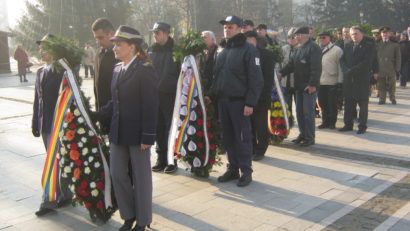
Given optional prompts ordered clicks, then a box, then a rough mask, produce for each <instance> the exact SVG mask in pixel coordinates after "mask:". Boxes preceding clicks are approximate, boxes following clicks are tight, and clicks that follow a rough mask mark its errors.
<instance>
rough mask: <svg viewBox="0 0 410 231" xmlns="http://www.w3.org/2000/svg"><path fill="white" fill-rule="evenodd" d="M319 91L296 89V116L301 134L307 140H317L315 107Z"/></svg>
mask: <svg viewBox="0 0 410 231" xmlns="http://www.w3.org/2000/svg"><path fill="white" fill-rule="evenodd" d="M316 97H317V93H316V92H315V93H312V94H309V93H307V92H306V91H302V90H297V91H296V117H297V121H298V126H299V133H300V136H301V137H302V138H303V139H304V140H306V141H315V117H316V112H315V107H316Z"/></svg>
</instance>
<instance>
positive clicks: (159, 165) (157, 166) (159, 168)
mask: <svg viewBox="0 0 410 231" xmlns="http://www.w3.org/2000/svg"><path fill="white" fill-rule="evenodd" d="M166 166H167V165H166V164H163V163H161V162H158V161H157V163H156V164H155V165H154V166H153V167H152V168H151V169H152V171H153V172H160V171H164V169H165V167H166Z"/></svg>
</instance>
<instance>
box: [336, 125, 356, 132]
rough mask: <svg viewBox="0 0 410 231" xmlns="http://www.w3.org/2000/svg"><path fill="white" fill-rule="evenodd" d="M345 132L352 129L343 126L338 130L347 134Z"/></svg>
mask: <svg viewBox="0 0 410 231" xmlns="http://www.w3.org/2000/svg"><path fill="white" fill-rule="evenodd" d="M347 131H353V128H349V127H346V126H344V127H342V128H341V129H339V132H347Z"/></svg>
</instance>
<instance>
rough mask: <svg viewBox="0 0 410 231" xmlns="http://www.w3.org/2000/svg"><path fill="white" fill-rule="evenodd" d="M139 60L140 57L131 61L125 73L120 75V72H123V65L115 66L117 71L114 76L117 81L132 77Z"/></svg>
mask: <svg viewBox="0 0 410 231" xmlns="http://www.w3.org/2000/svg"><path fill="white" fill-rule="evenodd" d="M139 62H140V60H139V59H138V57H136V58H135V59H134V60H133V61H131V63H129V66H128V68H127V69H126V70H125V73H123V74H122V75H121V76H120V73H121V69H122V65H121V64H117V66H116V68H115V72H114V74H115V76H113V77H114V78H116V82H117V83H121V82H124V81H126V80H127V79H129V78H131V77H132V73H133V72H134V71H133V70H134V69H135V68H136V67H137V65H138V63H139Z"/></svg>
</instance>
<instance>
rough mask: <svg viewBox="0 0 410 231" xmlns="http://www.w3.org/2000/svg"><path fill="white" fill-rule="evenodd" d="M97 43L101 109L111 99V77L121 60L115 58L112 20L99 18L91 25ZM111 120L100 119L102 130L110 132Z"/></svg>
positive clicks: (96, 91) (97, 91)
mask: <svg viewBox="0 0 410 231" xmlns="http://www.w3.org/2000/svg"><path fill="white" fill-rule="evenodd" d="M91 29H92V32H93V35H94V38H95V41H96V43H97V44H98V45H99V46H100V47H99V48H98V50H97V52H96V56H95V62H94V67H95V73H94V74H95V76H94V95H95V108H96V110H97V111H98V110H100V109H101V107H103V106H104V105H106V104H107V103H108V101H110V100H111V90H110V89H111V79H112V73H113V70H114V66H115V64H116V63H118V62H119V60H117V59H115V55H114V52H113V50H112V48H113V47H114V45H113V43H112V41H110V38H111V37H113V36H114V33H115V30H114V27H113V26H112V24H111V23H110V21H108V20H107V19H105V18H99V19H97V20H95V21H94V23H93V24H92V26H91ZM110 120H111V118H107V119H105V120H100V121H99V123H100V128H101V132H103V133H105V134H108V133H109V131H110Z"/></svg>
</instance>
